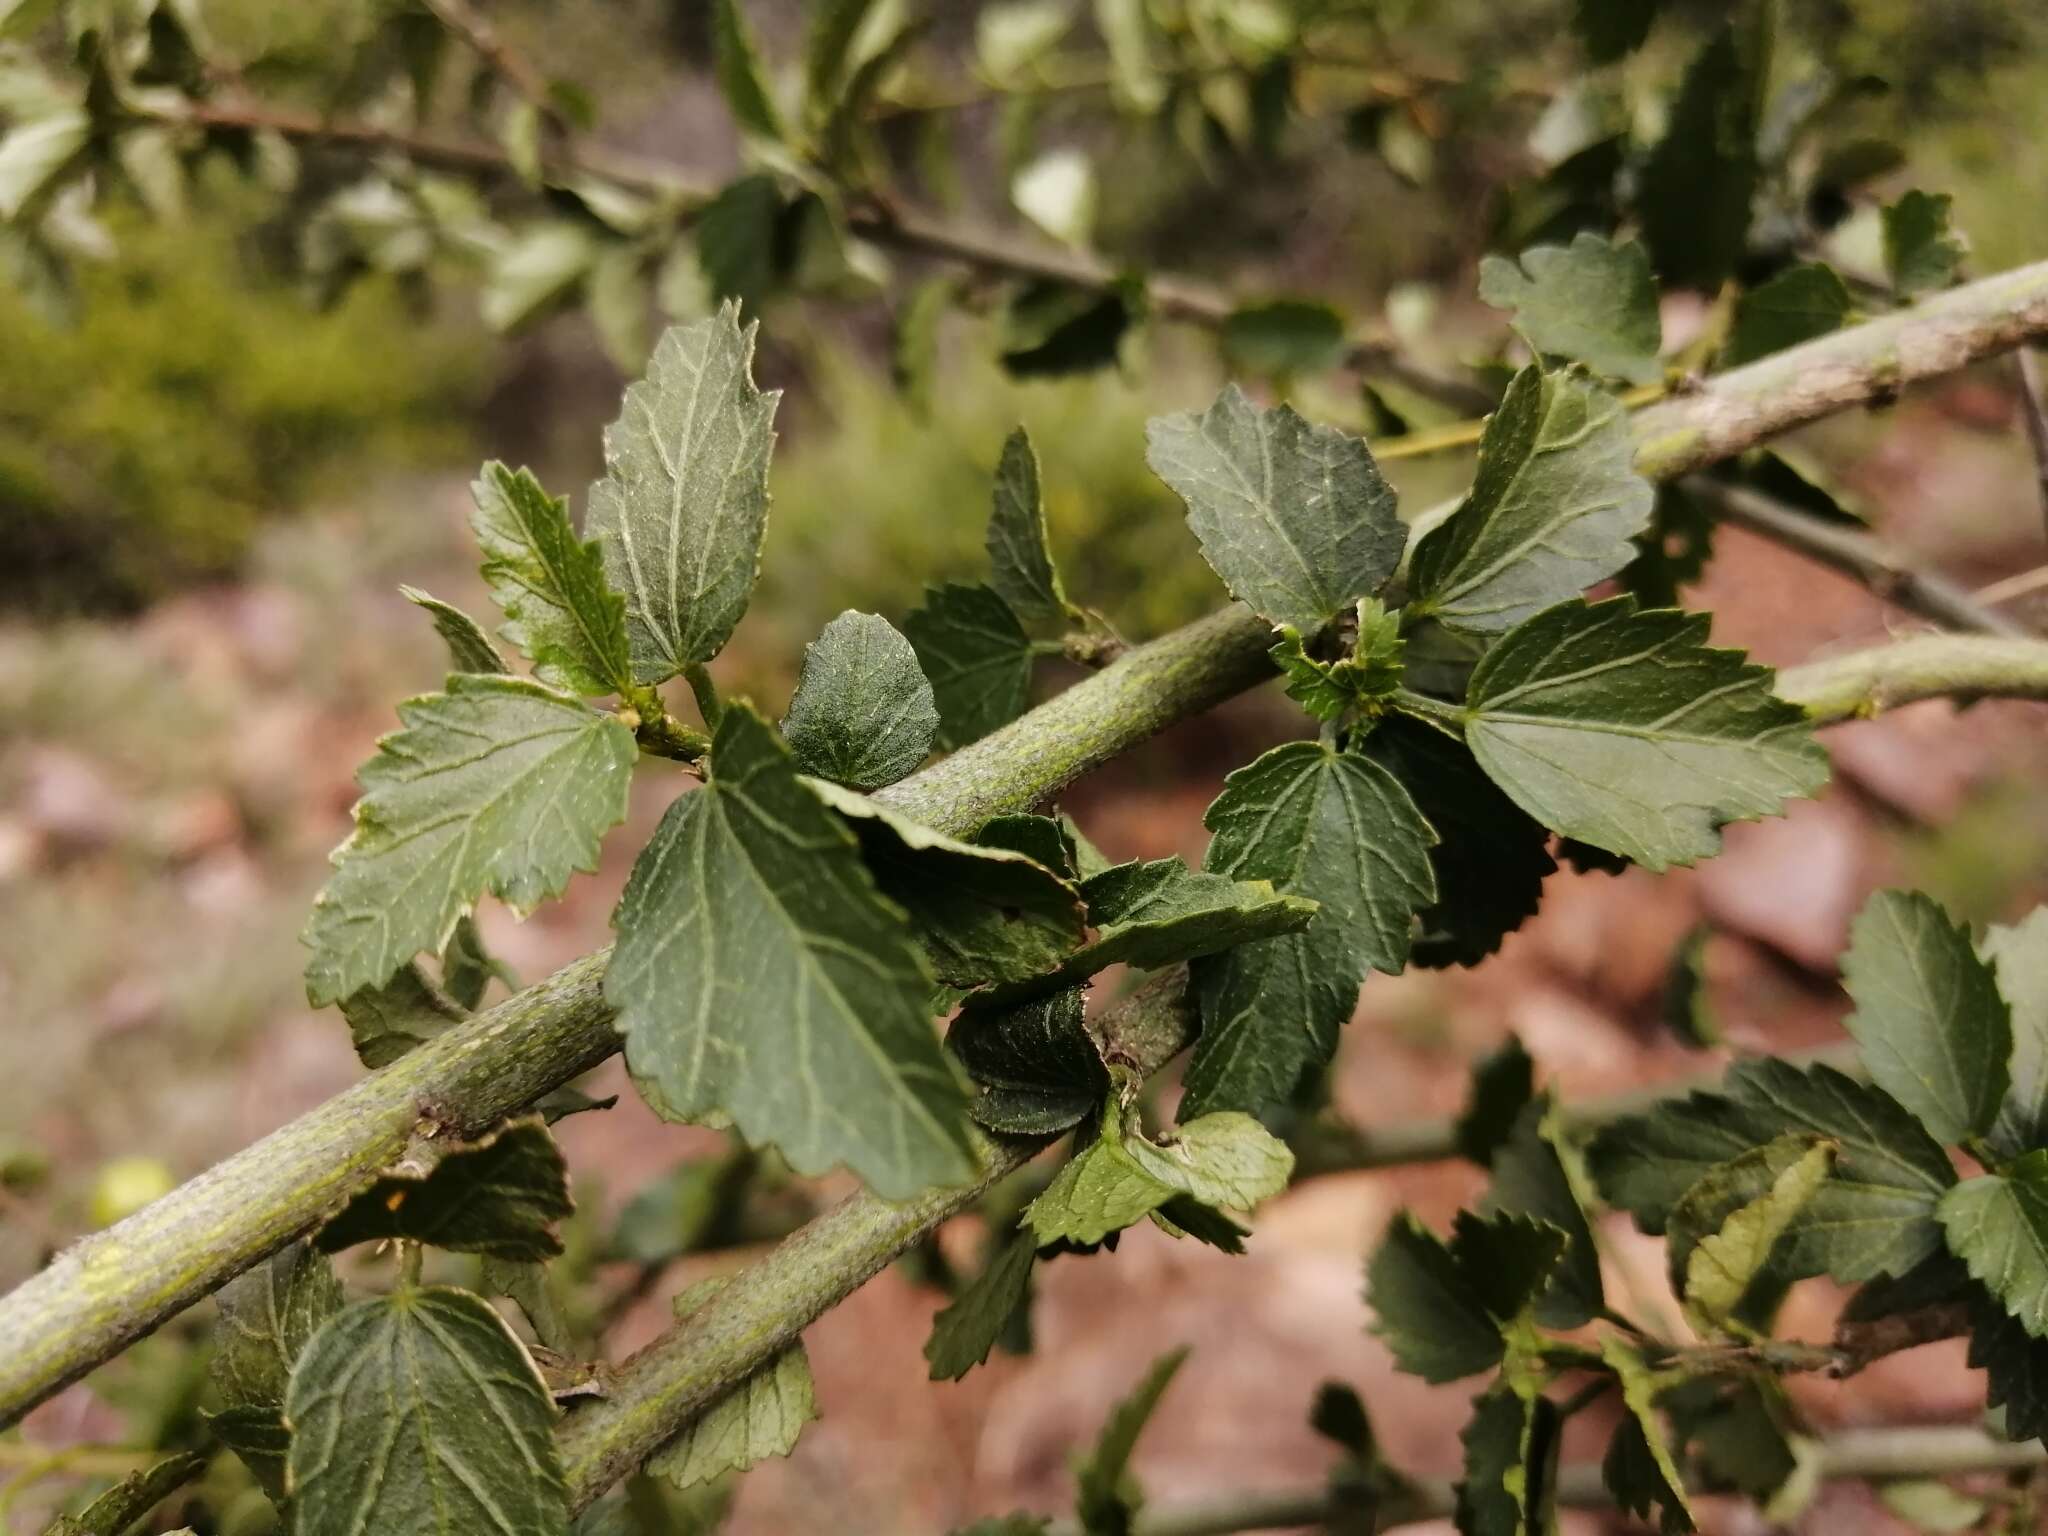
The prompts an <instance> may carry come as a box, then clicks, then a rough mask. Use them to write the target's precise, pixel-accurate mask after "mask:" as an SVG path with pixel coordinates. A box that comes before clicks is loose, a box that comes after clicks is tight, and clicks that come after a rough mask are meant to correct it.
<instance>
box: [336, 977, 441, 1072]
mask: <svg viewBox="0 0 2048 1536" xmlns="http://www.w3.org/2000/svg"><path fill="white" fill-rule="evenodd" d="M341 1016H342V1018H343V1019H345V1020H347V1022H348V1032H349V1036H350V1038H351V1039H353V1040H354V1042H355V1047H356V1055H357V1057H358V1058H360V1059H361V1061H362V1063H363V1065H364V1066H366V1067H369V1068H371V1069H372V1070H375V1069H376V1068H378V1067H388V1066H390V1065H391V1063H392V1062H394V1061H396V1060H398V1058H399V1057H401V1056H403V1055H405V1054H406V1052H408V1051H410V1050H413V1049H415V1048H416V1047H418V1046H422V1045H425V1044H426V1043H427V1042H428V1041H429V1040H431V1039H433V1038H434V1036H436V1035H438V1034H440V1033H441V1032H442V1031H444V1030H446V1029H447V1028H448V1027H449V1026H450V1025H451V1024H459V1023H461V1022H462V1021H463V1020H464V1019H466V1018H468V1017H469V1010H468V1009H467V1008H465V1007H463V1006H462V1005H461V1004H460V1003H458V1002H456V1001H455V999H454V998H452V997H450V996H449V995H448V994H447V993H446V992H444V991H443V990H442V989H441V988H439V987H437V986H435V985H434V983H433V982H431V981H429V980H428V979H427V976H426V973H425V972H424V971H422V970H421V969H420V967H419V964H418V963H417V962H416V961H408V962H407V963H406V964H404V965H401V966H400V967H399V968H398V971H397V974H396V975H394V976H393V977H392V978H391V979H390V980H389V981H387V982H385V983H383V984H382V985H381V986H374V987H361V988H358V989H357V990H356V991H354V992H351V993H350V994H349V995H348V996H347V997H344V998H343V999H342V1000H341Z"/></svg>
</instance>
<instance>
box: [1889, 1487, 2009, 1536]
mask: <svg viewBox="0 0 2048 1536" xmlns="http://www.w3.org/2000/svg"><path fill="white" fill-rule="evenodd" d="M1877 1496H1878V1499H1879V1500H1880V1502H1882V1503H1883V1505H1884V1507H1885V1508H1886V1509H1888V1510H1890V1511H1891V1512H1892V1514H1894V1515H1896V1516H1897V1517H1898V1518H1899V1519H1901V1520H1903V1521H1905V1522H1906V1524H1908V1525H1910V1526H1911V1527H1912V1528H1913V1529H1914V1530H1916V1531H1924V1532H1926V1533H1927V1536H1962V1533H1963V1532H1965V1531H1975V1530H1979V1529H1982V1528H1983V1525H1984V1519H1985V1517H1986V1516H1987V1515H1988V1514H1990V1513H1991V1506H1990V1504H1989V1503H1988V1502H1987V1501H1985V1500H1983V1499H1978V1498H1972V1497H1970V1496H1969V1495H1967V1494H1964V1493H1960V1492H1958V1491H1957V1490H1956V1489H1954V1488H1951V1487H1950V1486H1949V1485H1948V1484H1947V1483H1944V1482H1942V1481H1941V1480H1940V1479H1939V1478H1933V1477H1916V1478H1903V1479H1900V1480H1899V1481H1897V1482H1889V1483H1881V1484H1879V1485H1878V1489H1877Z"/></svg>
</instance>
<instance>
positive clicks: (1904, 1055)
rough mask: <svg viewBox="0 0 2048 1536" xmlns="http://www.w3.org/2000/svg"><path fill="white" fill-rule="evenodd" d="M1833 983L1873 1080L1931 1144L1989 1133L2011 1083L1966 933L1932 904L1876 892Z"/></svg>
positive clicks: (1984, 978) (1987, 983) (1998, 1006)
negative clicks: (1848, 1003)
mask: <svg viewBox="0 0 2048 1536" xmlns="http://www.w3.org/2000/svg"><path fill="white" fill-rule="evenodd" d="M1842 983H1843V985H1844V986H1846V987H1847V988H1848V990H1849V996H1850V997H1852V998H1854V999H1855V1001H1856V1009H1855V1012H1853V1013H1851V1014H1850V1015H1849V1018H1848V1021H1847V1024H1848V1030H1849V1033H1850V1034H1851V1035H1853V1036H1854V1037H1855V1039H1856V1047H1857V1054H1858V1055H1860V1056H1861V1057H1862V1058H1863V1065H1864V1068H1865V1069H1866V1070H1867V1071H1868V1072H1869V1073H1870V1079H1871V1081H1872V1082H1874V1083H1876V1084H1877V1086H1878V1087H1880V1088H1882V1089H1883V1090H1884V1091H1885V1092H1886V1093H1889V1094H1890V1095H1891V1096H1892V1097H1893V1098H1895V1099H1897V1100H1898V1101H1899V1102H1900V1103H1901V1104H1903V1105H1905V1106H1906V1108H1908V1109H1910V1110H1911V1111H1912V1112H1913V1113H1914V1115H1915V1116H1917V1117H1918V1118H1919V1121H1920V1123H1921V1124H1922V1125H1924V1126H1926V1127H1927V1131H1928V1134H1929V1135H1931V1136H1933V1138H1934V1139H1935V1140H1936V1141H1939V1142H1943V1143H1945V1144H1947V1145H1950V1146H1954V1145H1958V1144H1960V1143H1962V1142H1964V1141H1967V1140H1969V1139H1970V1138H1971V1137H1973V1136H1976V1135H1978V1134H1980V1133H1981V1132H1984V1131H1987V1130H1989V1129H1990V1128H1991V1124H1992V1122H1993V1120H1995V1119H1996V1118H1997V1117H1998V1113H1999V1107H2000V1105H2001V1104H2002V1102H2003V1101H2004V1099H2005V1096H2006V1090H2007V1088H2008V1087H2010V1086H2011V1083H2012V1072H2011V1070H2010V1066H2009V1063H2010V1062H2011V1060H2012V1054H2013V1033H2012V1018H2011V1014H2010V1011H2009V1010H2008V1009H2007V1007H2006V1003H2005V999H2004V998H2003V997H2001V996H1999V993H1998V977H1997V973H1996V972H1995V971H1993V970H1992V968H1991V965H1990V963H1989V962H1987V961H1985V960H1984V959H1982V958H1981V957H1980V956H1979V955H1978V954H1977V951H1976V950H1975V949H1974V948H1973V947H1971V944H1970V934H1969V930H1967V929H1966V928H1964V927H1963V926H1962V925H1961V924H1960V923H1957V922H1955V921H1954V920H1952V919H1951V918H1950V917H1949V915H1948V914H1947V913H1946V912H1944V911H1943V910H1942V908H1941V904H1940V903H1939V902H1937V901H1935V900H1934V898H1933V897H1931V896H1923V895H1921V894H1920V893H1918V892H1917V891H1879V892H1878V893H1877V894H1876V895H1874V896H1872V897H1871V898H1870V900H1869V901H1868V902H1866V903H1865V904H1864V907H1863V910H1862V911H1861V912H1859V913H1858V914H1857V915H1856V921H1855V923H1854V924H1852V925H1851V927H1850V929H1849V950H1848V953H1847V954H1846V955H1844V956H1843V957H1842Z"/></svg>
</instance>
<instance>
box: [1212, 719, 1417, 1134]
mask: <svg viewBox="0 0 2048 1536" xmlns="http://www.w3.org/2000/svg"><path fill="white" fill-rule="evenodd" d="M1203 820H1204V822H1205V823H1206V824H1207V826H1208V827H1209V829H1210V831H1211V832H1212V833H1214V834H1215V836H1214V838H1213V839H1212V840H1211V842H1210V844H1209V853H1208V857H1207V858H1206V859H1205V860H1204V867H1205V868H1206V869H1209V870H1212V871H1214V872H1216V873H1219V874H1225V875H1229V876H1231V877H1233V878H1235V879H1240V880H1244V879H1255V880H1270V881H1272V882H1273V884H1274V885H1275V886H1276V887H1277V888H1278V889H1280V890H1282V891H1284V892H1286V893H1287V894H1289V895H1293V896H1299V897H1305V898H1307V899H1308V900H1310V901H1314V902H1316V903H1318V904H1319V905H1318V909H1317V912H1316V915H1315V917H1314V918H1313V919H1312V920H1311V922H1310V923H1309V925H1308V927H1307V929H1306V930H1305V931H1304V932H1302V933H1300V934H1290V935H1287V936H1285V937H1282V938H1277V939H1268V940H1265V941H1263V942H1261V943H1257V944H1247V945H1243V946H1240V947H1238V948H1236V949H1233V950H1230V951H1228V952H1227V953H1225V954H1223V955H1220V956H1217V957H1215V958H1213V959H1209V960H1205V961H1201V962H1199V963H1197V964H1196V966H1195V967H1194V971H1193V974H1194V979H1195V984H1196V989H1197V994H1198V996H1199V999H1200V1002H1201V1009H1202V1035H1201V1039H1200V1040H1199V1041H1198V1042H1197V1043H1196V1046H1195V1054H1194V1059H1193V1061H1192V1062H1191V1063H1190V1064H1189V1067H1188V1073H1187V1079H1186V1083H1185V1089H1186V1098H1185V1108H1184V1113H1190V1114H1199V1113H1202V1112H1204V1111H1206V1110H1211V1109H1242V1110H1246V1111H1249V1112H1252V1113H1257V1112H1259V1111H1261V1110H1263V1109H1266V1108H1268V1107H1270V1106H1271V1105H1273V1104H1276V1103H1279V1102H1282V1101H1283V1100H1285V1099H1286V1098H1287V1096H1288V1095H1289V1094H1290V1093H1292V1092H1293V1090H1294V1087H1295V1084H1296V1083H1297V1082H1299V1081H1300V1080H1301V1077H1302V1075H1303V1073H1304V1072H1306V1071H1307V1070H1309V1069H1311V1068H1313V1067H1318V1066H1320V1065H1321V1064H1322V1063H1324V1062H1326V1061H1328V1060H1329V1059H1330V1057H1331V1055H1332V1054H1333V1053H1334V1052H1335V1050H1336V1041H1337V1030H1338V1028H1339V1027H1340V1026H1341V1025H1342V1024H1343V1023H1344V1021H1345V1020H1347V1019H1348V1018H1350V1017H1351V1010H1352V1008H1353V1006H1354V1005H1355V1004H1356V1002H1357V1000H1358V987H1359V983H1360V982H1362V981H1363V980H1364V979H1365V974H1366V972H1367V971H1368V970H1383V971H1387V972H1389V973H1393V972H1398V971H1399V970H1400V969H1401V967H1402V965H1403V963H1404V962H1405V961H1406V959H1407V955H1408V945H1409V939H1410V935H1411V929H1412V925H1413V921H1414V914H1415V912H1416V911H1417V909H1419V908H1422V907H1426V906H1428V905H1429V904H1430V902H1431V901H1433V900H1434V899H1435V896H1436V885H1435V881H1434V878H1433V877H1432V876H1431V874H1430V869H1429V848H1430V845H1431V843H1432V841H1433V838H1434V834H1432V832H1431V831H1430V828H1429V825H1428V823H1427V822H1425V821H1424V820H1423V819H1422V814H1421V812H1419V811H1418V810H1416V808H1415V803H1414V801H1412V800H1410V799H1409V798H1408V794H1407V792H1406V791H1405V790H1403V789H1402V787H1401V785H1400V783H1399V782H1398V781H1397V780H1396V779H1395V778H1394V777H1393V775H1392V774H1390V773H1388V772H1387V771H1386V769H1384V768H1382V767H1380V766H1379V764H1377V763H1375V762H1372V761H1370V760H1368V759H1367V758H1364V757H1361V756H1360V755H1359V754H1357V753H1355V752H1337V751H1333V750H1332V749H1331V748H1329V747H1328V746H1326V745H1324V744H1322V743H1319V742H1311V741H1297V742H1289V743H1287V744H1286V745H1284V746H1279V747H1275V748H1274V749H1273V750H1272V751H1270V752H1268V753H1266V754H1265V755H1264V756H1262V757H1260V758H1259V759H1258V760H1257V761H1255V762H1253V763H1251V764H1250V765H1249V766H1247V767H1244V768H1240V769H1239V770H1237V772H1235V773H1233V774H1231V775H1230V777H1229V778H1228V779H1226V780H1225V781H1224V785H1223V793H1222V794H1221V795H1219V796H1217V798H1216V800H1215V802H1214V803H1213V804H1212V805H1211V806H1210V807H1209V810H1208V812H1207V814H1206V815H1205V816H1204V818H1203Z"/></svg>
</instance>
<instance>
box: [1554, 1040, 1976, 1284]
mask: <svg viewBox="0 0 2048 1536" xmlns="http://www.w3.org/2000/svg"><path fill="white" fill-rule="evenodd" d="M1787 1132H1798V1133H1801V1134H1805V1135H1810V1136H1815V1137H1819V1138H1821V1139H1823V1140H1826V1141H1831V1142H1833V1143H1834V1144H1835V1145H1836V1147H1837V1149H1838V1150H1837V1155H1836V1159H1835V1172H1834V1175H1833V1177H1831V1178H1830V1179H1829V1180H1828V1182H1827V1183H1826V1184H1825V1185H1824V1186H1823V1187H1822V1188H1821V1190H1820V1192H1819V1193H1818V1194H1816V1195H1815V1196H1814V1198H1813V1200H1812V1201H1811V1203H1809V1204H1808V1205H1807V1206H1806V1207H1805V1209H1804V1210H1802V1211H1801V1212H1800V1213H1799V1215H1798V1216H1797V1217H1796V1218H1795V1219H1794V1220H1793V1222H1792V1224H1791V1226H1790V1228H1789V1229H1788V1230H1787V1232H1786V1234H1785V1238H1784V1241H1783V1243H1782V1245H1781V1248H1780V1250H1779V1252H1778V1254H1777V1255H1776V1258H1775V1261H1774V1265H1773V1267H1774V1268H1776V1269H1777V1270H1778V1271H1779V1272H1780V1273H1781V1274H1783V1275H1784V1276H1786V1277H1787V1278H1803V1277H1805V1276H1808V1275H1819V1274H1828V1275H1833V1276H1834V1277H1835V1278H1836V1279H1838V1280H1842V1281H1845V1282H1856V1281H1862V1280H1869V1279H1871V1278H1873V1277H1875V1276H1877V1275H1887V1274H1889V1275H1899V1274H1904V1273H1905V1272H1906V1271H1907V1270H1909V1269H1911V1268H1912V1267H1913V1266H1914V1265H1916V1264H1918V1263H1919V1262H1920V1261H1921V1260H1923V1259H1925V1258H1926V1257H1927V1256H1928V1255H1929V1254H1931V1253H1934V1252H1935V1251H1936V1250H1937V1249H1939V1248H1940V1246H1941V1240H1942V1239H1941V1228H1940V1226H1939V1225H1938V1224H1937V1223H1936V1220H1935V1207H1936V1203H1937V1202H1938V1201H1939V1200H1940V1199H1941V1197H1942V1195H1943V1193H1944V1192H1945V1191H1946V1190H1948V1189H1949V1188H1950V1187H1952V1186H1953V1185H1954V1184H1955V1169H1954V1168H1953V1166H1952V1165H1951V1164H1950V1162H1949V1159H1948V1154H1947V1153H1945V1152H1943V1151H1942V1149H1941V1148H1940V1147H1939V1146H1938V1145H1936V1143H1935V1142H1934V1141H1933V1140H1932V1139H1931V1138H1930V1137H1929V1136H1928V1134H1927V1133H1926V1132H1925V1131H1924V1130H1922V1129H1921V1128H1920V1123H1919V1122H1918V1121H1917V1120H1915V1119H1914V1118H1913V1117H1912V1115H1910V1114H1909V1113H1907V1112H1906V1110H1905V1109H1904V1108H1902V1107H1901V1106H1900V1105H1899V1104H1898V1103H1897V1102H1896V1101H1895V1100H1894V1099H1892V1098H1891V1097H1890V1096H1889V1095H1887V1094H1885V1093H1883V1092H1882V1091H1880V1090H1878V1089H1876V1088H1872V1087H1869V1086H1868V1085H1866V1084H1863V1083H1859V1082H1856V1081H1855V1080H1854V1079H1852V1078H1849V1077H1845V1076H1844V1075H1843V1074H1841V1073H1840V1072H1837V1071H1834V1070H1833V1069H1832V1068H1829V1067H1824V1066H1814V1067H1807V1068H1803V1069H1802V1068H1798V1067H1794V1066H1791V1065H1789V1064H1787V1063H1785V1062H1780V1061H1750V1062H1743V1063H1741V1064H1739V1065H1737V1066H1736V1067H1734V1068H1732V1069H1731V1070H1730V1071H1729V1074H1728V1078H1727V1082H1726V1085H1725V1088H1724V1090H1723V1091H1722V1092H1721V1093H1696V1094H1693V1095H1692V1096H1691V1097H1690V1098H1688V1099H1685V1100H1683V1101H1681V1102H1678V1103H1673V1104H1666V1105H1662V1106H1660V1107H1659V1108H1658V1109H1657V1110H1656V1111H1655V1112H1654V1113H1652V1114H1648V1115H1636V1116H1630V1117H1628V1118H1626V1119H1623V1120H1618V1121H1616V1122H1614V1123H1613V1124H1612V1125H1610V1126H1608V1127H1607V1128H1606V1129H1604V1130H1603V1131H1601V1133H1600V1134H1599V1135H1598V1136H1597V1137H1595V1138H1594V1141H1593V1144H1592V1147H1591V1149H1590V1152H1589V1163H1590V1166H1591V1168H1592V1172H1593V1178H1594V1182H1595V1183H1596V1184H1597V1185H1598V1186H1599V1188H1600V1192H1601V1194H1602V1195H1604V1196H1605V1197H1606V1199H1607V1200H1608V1201H1609V1202H1610V1203H1611V1204H1613V1205H1616V1206H1619V1207H1620V1208H1621V1209H1623V1210H1625V1211H1628V1212H1629V1213H1630V1214H1631V1215H1633V1216H1634V1217H1635V1218H1636V1223H1637V1225H1638V1226H1640V1227H1641V1228H1642V1229H1643V1230H1644V1231H1646V1232H1653V1233H1654V1232H1662V1231H1664V1230H1665V1226H1666V1222H1667V1221H1668V1219H1669V1218H1670V1216H1671V1213H1672V1209H1673V1207H1675V1206H1676V1205H1677V1204H1678V1203H1679V1201H1680V1200H1681V1199H1682V1198H1683V1197H1684V1196H1685V1194H1686V1192H1687V1191H1688V1190H1690V1189H1691V1188H1692V1186H1693V1185H1694V1184H1696V1183H1697V1182H1698V1181H1699V1179H1700V1178H1701V1177H1702V1176H1703V1175H1704V1174H1706V1173H1708V1172H1709V1171H1711V1170H1712V1169H1714V1168H1715V1167H1716V1166H1718V1165H1719V1164H1722V1163H1725V1162H1729V1161H1731V1160H1733V1159H1735V1158H1738V1157H1741V1156H1742V1155H1743V1154H1744V1153H1746V1152H1748V1151H1750V1150H1751V1149H1752V1148H1755V1147H1760V1146H1763V1145H1764V1144H1766V1143H1767V1142H1770V1141H1772V1140H1773V1139H1775V1138H1776V1137H1779V1136H1782V1135H1784V1134H1786V1133H1787Z"/></svg>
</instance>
